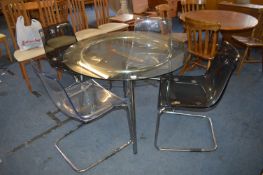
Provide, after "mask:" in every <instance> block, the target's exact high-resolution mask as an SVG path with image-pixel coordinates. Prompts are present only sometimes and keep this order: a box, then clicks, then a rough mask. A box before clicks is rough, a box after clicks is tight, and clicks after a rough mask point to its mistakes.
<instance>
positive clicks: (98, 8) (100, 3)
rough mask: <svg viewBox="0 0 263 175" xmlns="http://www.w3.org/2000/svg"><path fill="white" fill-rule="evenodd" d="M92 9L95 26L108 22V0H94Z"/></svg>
mask: <svg viewBox="0 0 263 175" xmlns="http://www.w3.org/2000/svg"><path fill="white" fill-rule="evenodd" d="M94 10H95V14H96V22H97V26H100V25H102V24H106V23H108V22H109V17H110V14H109V2H108V0H94Z"/></svg>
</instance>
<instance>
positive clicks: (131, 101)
mask: <svg viewBox="0 0 263 175" xmlns="http://www.w3.org/2000/svg"><path fill="white" fill-rule="evenodd" d="M133 83H134V82H133V81H132V80H127V90H126V95H127V100H128V108H129V109H128V110H129V117H130V119H131V125H132V128H131V130H132V143H133V153H134V154H137V136H136V115H135V101H134V85H133Z"/></svg>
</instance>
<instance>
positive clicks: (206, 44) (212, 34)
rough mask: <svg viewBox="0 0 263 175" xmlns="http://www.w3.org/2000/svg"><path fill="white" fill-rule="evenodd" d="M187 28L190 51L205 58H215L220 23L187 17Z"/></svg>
mask: <svg viewBox="0 0 263 175" xmlns="http://www.w3.org/2000/svg"><path fill="white" fill-rule="evenodd" d="M185 28H186V31H187V37H188V52H190V53H191V54H193V55H196V56H198V57H201V58H204V59H208V60H211V59H213V58H214V57H215V55H216V51H217V42H218V33H219V29H220V24H218V23H211V22H206V21H197V20H193V19H190V18H186V19H185Z"/></svg>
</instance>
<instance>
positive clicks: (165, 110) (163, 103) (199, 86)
mask: <svg viewBox="0 0 263 175" xmlns="http://www.w3.org/2000/svg"><path fill="white" fill-rule="evenodd" d="M238 59H239V54H238V51H237V50H236V49H235V48H234V47H233V46H231V45H230V44H228V43H224V44H223V46H222V47H221V48H220V50H219V52H218V54H217V56H216V58H215V59H214V60H212V64H211V66H210V67H209V69H208V70H207V72H206V73H205V74H204V75H202V76H174V75H172V74H168V75H165V76H163V77H161V81H160V89H159V100H158V115H157V122H156V130H155V141H154V145H155V147H156V148H157V149H158V150H160V151H181V152H183V151H184V152H187V151H189V152H203V151H205V152H206V151H214V150H216V149H217V142H216V137H215V134H214V128H213V125H212V119H211V118H210V117H207V116H205V115H203V114H195V113H183V112H179V111H194V112H201V111H208V110H211V109H213V108H214V107H215V106H216V104H218V103H219V101H220V99H221V98H222V96H223V94H224V91H225V89H226V87H227V85H228V82H229V80H230V78H231V75H232V73H233V71H234V70H235V68H236V65H237V63H238ZM163 114H167V115H163ZM161 117H162V118H163V120H164V119H165V118H166V119H167V118H168V117H190V118H192V119H193V118H196V119H200V120H201V119H202V120H205V121H208V123H209V126H210V129H211V136H212V141H213V145H212V146H209V147H205V148H196V147H190V146H188V147H186V146H185V147H179V146H159V143H158V135H159V130H160V121H161ZM163 129H164V130H165V129H166V128H165V127H163ZM176 129H178V128H177V127H176V126H174V130H169V131H166V132H170V133H171V132H180V131H178V130H176ZM189 139H191V138H189ZM177 142H179V141H177ZM162 144H164V143H162Z"/></svg>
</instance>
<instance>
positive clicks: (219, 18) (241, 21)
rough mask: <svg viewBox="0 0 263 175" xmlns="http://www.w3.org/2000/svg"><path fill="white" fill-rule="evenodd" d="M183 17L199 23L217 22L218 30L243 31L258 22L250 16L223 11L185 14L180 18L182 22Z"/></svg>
mask: <svg viewBox="0 0 263 175" xmlns="http://www.w3.org/2000/svg"><path fill="white" fill-rule="evenodd" d="M185 17H188V18H192V19H195V20H200V21H209V22H217V23H220V24H221V29H220V30H226V31H231V30H245V29H250V28H253V27H255V26H256V25H257V23H258V20H257V19H256V18H255V17H253V16H250V15H247V14H244V13H239V12H234V11H225V10H199V11H193V12H187V13H184V14H182V15H181V16H180V19H181V20H182V21H185Z"/></svg>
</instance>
